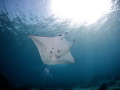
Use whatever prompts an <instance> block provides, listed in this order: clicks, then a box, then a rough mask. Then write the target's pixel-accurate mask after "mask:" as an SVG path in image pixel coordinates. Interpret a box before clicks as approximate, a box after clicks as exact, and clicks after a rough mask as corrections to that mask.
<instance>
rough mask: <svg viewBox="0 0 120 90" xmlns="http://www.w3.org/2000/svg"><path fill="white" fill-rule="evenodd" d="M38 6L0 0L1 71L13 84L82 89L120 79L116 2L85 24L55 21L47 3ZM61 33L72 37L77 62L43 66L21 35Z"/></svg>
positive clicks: (119, 27)
mask: <svg viewBox="0 0 120 90" xmlns="http://www.w3.org/2000/svg"><path fill="white" fill-rule="evenodd" d="M116 1H117V0H116ZM33 2H34V3H33ZM113 2H114V1H113ZM32 3H33V4H32ZM31 4H32V6H31V7H30V5H31ZM38 4H39V5H40V7H42V8H38V6H37V0H36V2H35V1H34V0H31V1H29V0H26V1H24V0H21V1H17V2H15V1H14V0H11V1H10V0H3V1H0V74H1V75H5V76H6V78H7V79H8V81H9V82H10V84H11V85H12V86H14V87H21V86H30V87H41V88H45V87H48V88H54V87H56V88H57V87H77V86H80V87H85V86H87V85H96V84H97V83H98V82H99V81H104V80H110V79H114V78H116V77H120V4H119V1H118V2H117V4H116V5H115V6H114V7H113V8H112V12H111V13H109V14H108V15H106V16H104V17H102V18H101V19H99V20H98V21H97V22H96V23H94V24H91V25H88V26H86V25H85V24H84V23H83V24H77V25H76V24H74V25H72V26H71V25H70V21H69V20H65V21H59V22H58V19H57V18H54V16H52V15H51V16H50V15H49V14H50V12H49V9H48V7H49V2H48V1H46V0H40V3H38ZM45 5H46V6H45ZM65 32H69V33H68V35H67V36H66V37H65V39H66V40H67V41H72V40H73V39H75V43H74V45H73V46H72V47H71V49H70V51H71V54H72V56H73V58H74V60H75V61H76V63H75V64H65V65H43V62H42V60H41V58H40V56H39V53H38V50H37V48H36V46H35V44H34V43H33V41H32V40H31V39H30V38H29V37H28V36H26V35H25V34H31V35H37V36H51V37H53V36H57V35H59V34H62V33H65ZM42 65H43V66H42ZM41 66H42V67H41Z"/></svg>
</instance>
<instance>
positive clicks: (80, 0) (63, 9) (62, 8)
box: [51, 0, 112, 24]
mask: <svg viewBox="0 0 120 90" xmlns="http://www.w3.org/2000/svg"><path fill="white" fill-rule="evenodd" d="M111 5H112V4H111V3H110V0H51V10H52V13H53V14H54V16H56V17H60V18H64V19H69V20H72V21H73V22H75V23H83V22H86V23H89V24H91V23H94V22H96V21H97V20H98V19H99V18H100V17H101V16H102V15H104V14H106V13H109V12H110V7H111Z"/></svg>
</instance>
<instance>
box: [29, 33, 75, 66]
mask: <svg viewBox="0 0 120 90" xmlns="http://www.w3.org/2000/svg"><path fill="white" fill-rule="evenodd" d="M67 33H68V32H66V33H65V34H60V35H59V36H54V37H41V36H33V35H28V36H29V37H30V38H31V39H32V40H33V42H34V43H35V45H36V46H37V49H38V51H39V54H40V57H41V59H42V61H43V63H44V64H48V65H56V64H70V63H75V60H74V58H73V57H72V55H71V52H70V48H71V46H72V45H73V43H74V42H75V39H74V40H73V41H72V42H68V41H66V40H65V39H64V36H66V35H67Z"/></svg>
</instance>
